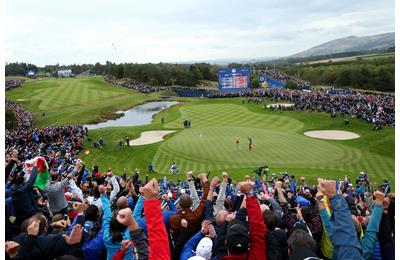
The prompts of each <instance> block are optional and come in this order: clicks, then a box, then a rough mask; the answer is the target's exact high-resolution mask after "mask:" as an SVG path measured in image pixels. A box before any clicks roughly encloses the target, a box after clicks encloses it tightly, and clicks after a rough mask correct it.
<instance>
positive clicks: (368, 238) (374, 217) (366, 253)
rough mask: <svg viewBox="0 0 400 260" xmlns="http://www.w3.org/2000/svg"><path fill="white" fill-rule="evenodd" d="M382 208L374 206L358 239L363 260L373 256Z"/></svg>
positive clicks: (377, 205)
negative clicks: (362, 233) (362, 234)
mask: <svg viewBox="0 0 400 260" xmlns="http://www.w3.org/2000/svg"><path fill="white" fill-rule="evenodd" d="M382 212H383V206H382V205H379V204H375V206H374V209H373V210H372V214H371V218H370V219H369V222H368V226H367V229H366V230H365V232H364V236H363V237H362V238H361V239H360V243H361V246H362V253H363V258H364V259H371V257H372V255H373V254H374V248H375V244H376V241H377V240H378V233H379V224H380V223H381V218H382Z"/></svg>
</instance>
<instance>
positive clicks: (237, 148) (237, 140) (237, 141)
mask: <svg viewBox="0 0 400 260" xmlns="http://www.w3.org/2000/svg"><path fill="white" fill-rule="evenodd" d="M235 144H236V150H241V149H240V139H239V137H238V138H236V140H235Z"/></svg>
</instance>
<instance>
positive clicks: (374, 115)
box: [208, 88, 395, 129]
mask: <svg viewBox="0 0 400 260" xmlns="http://www.w3.org/2000/svg"><path fill="white" fill-rule="evenodd" d="M208 97H209V98H231V97H242V98H258V99H260V98H267V99H268V98H269V99H273V100H275V101H287V102H292V103H293V104H294V109H296V110H310V111H317V112H327V113H330V114H331V115H332V116H337V115H340V116H345V115H350V116H352V117H356V118H359V119H362V120H364V121H367V122H368V123H371V124H374V126H375V129H380V128H382V127H383V126H393V127H394V124H395V107H394V104H395V102H394V95H390V94H381V93H366V92H353V93H352V94H329V93H326V92H311V91H300V90H290V89H278V88H275V89H262V90H258V91H252V92H247V91H246V92H242V93H220V94H210V95H208Z"/></svg>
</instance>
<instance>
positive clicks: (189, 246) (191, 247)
mask: <svg viewBox="0 0 400 260" xmlns="http://www.w3.org/2000/svg"><path fill="white" fill-rule="evenodd" d="M203 237H204V235H203V233H201V231H199V232H197V233H196V234H194V235H193V236H192V237H191V238H190V239H189V241H187V242H186V244H185V246H184V247H183V249H182V253H181V256H180V258H179V259H180V260H186V259H189V258H190V257H192V256H195V255H196V247H197V244H198V243H199V242H200V240H201V239H202V238H203Z"/></svg>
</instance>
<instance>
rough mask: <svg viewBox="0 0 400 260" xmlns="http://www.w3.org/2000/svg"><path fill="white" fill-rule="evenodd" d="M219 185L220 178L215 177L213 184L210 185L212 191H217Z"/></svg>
mask: <svg viewBox="0 0 400 260" xmlns="http://www.w3.org/2000/svg"><path fill="white" fill-rule="evenodd" d="M218 183H219V178H218V176H214V178H212V180H211V183H210V188H211V189H215V188H217V187H218Z"/></svg>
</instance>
